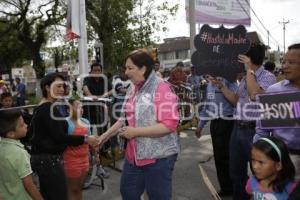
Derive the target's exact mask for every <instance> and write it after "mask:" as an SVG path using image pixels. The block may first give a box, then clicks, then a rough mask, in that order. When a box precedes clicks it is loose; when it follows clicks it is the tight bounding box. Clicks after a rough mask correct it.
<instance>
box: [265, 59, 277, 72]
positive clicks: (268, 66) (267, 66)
mask: <svg viewBox="0 0 300 200" xmlns="http://www.w3.org/2000/svg"><path fill="white" fill-rule="evenodd" d="M275 67H276V65H275V63H274V62H272V61H268V62H266V63H265V64H264V68H265V70H268V71H274V69H275Z"/></svg>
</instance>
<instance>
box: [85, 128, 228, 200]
mask: <svg viewBox="0 0 300 200" xmlns="http://www.w3.org/2000/svg"><path fill="white" fill-rule="evenodd" d="M204 133H205V134H204V135H203V136H202V137H201V138H200V139H199V140H197V138H196V137H195V136H194V133H193V132H192V131H184V132H182V133H181V145H182V151H181V154H180V155H179V157H178V161H177V163H176V165H175V171H174V176H173V178H174V179H173V199H174V200H201V199H203V200H209V199H212V197H211V195H210V193H209V191H208V189H207V187H206V185H205V184H204V182H203V180H202V177H201V174H200V170H199V167H198V163H199V162H201V163H202V162H203V164H202V166H203V168H204V169H205V170H206V172H207V174H208V176H209V178H210V180H211V181H212V183H213V185H214V186H215V187H216V189H217V190H218V184H217V181H216V174H215V171H216V170H215V167H214V161H213V152H212V146H211V138H210V135H208V134H207V133H208V130H207V129H206V130H205V131H204ZM206 161H207V162H206ZM118 164H119V165H122V163H121V162H120V163H118ZM107 169H108V171H109V173H110V178H109V179H105V189H104V190H103V191H102V190H101V189H100V187H98V186H91V187H90V188H89V189H87V190H85V191H84V199H85V200H90V199H93V200H104V199H108V200H121V196H120V192H119V182H120V172H117V171H115V170H112V169H110V168H107ZM95 183H99V180H96V181H95ZM158 187H159V183H158ZM144 199H147V198H144ZM223 199H225V198H223ZM228 199H230V198H227V200H228Z"/></svg>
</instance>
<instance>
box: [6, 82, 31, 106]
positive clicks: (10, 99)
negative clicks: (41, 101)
mask: <svg viewBox="0 0 300 200" xmlns="http://www.w3.org/2000/svg"><path fill="white" fill-rule="evenodd" d="M25 100H26V86H25V84H24V83H22V82H21V79H20V78H19V77H16V78H15V84H13V85H12V87H8V85H7V84H6V82H5V81H4V80H0V108H11V107H14V106H25Z"/></svg>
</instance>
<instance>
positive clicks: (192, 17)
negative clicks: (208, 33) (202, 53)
mask: <svg viewBox="0 0 300 200" xmlns="http://www.w3.org/2000/svg"><path fill="white" fill-rule="evenodd" d="M195 4H196V3H195V0H189V22H190V53H191V55H190V56H192V54H193V53H194V51H195V46H194V38H195V35H196V27H195V26H196V19H195V6H196V5H195Z"/></svg>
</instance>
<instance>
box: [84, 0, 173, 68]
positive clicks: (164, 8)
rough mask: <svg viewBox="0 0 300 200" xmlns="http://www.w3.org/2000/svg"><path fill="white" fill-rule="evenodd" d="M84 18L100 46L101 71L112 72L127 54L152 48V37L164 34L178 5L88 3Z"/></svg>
mask: <svg viewBox="0 0 300 200" xmlns="http://www.w3.org/2000/svg"><path fill="white" fill-rule="evenodd" d="M86 5H87V19H88V22H89V24H90V26H91V27H92V28H93V30H94V32H95V34H96V36H97V38H98V39H100V40H101V41H102V43H103V48H104V50H103V52H104V68H106V69H107V68H110V69H109V71H114V70H115V69H116V67H117V66H121V65H122V62H123V59H124V58H125V56H126V54H127V53H128V52H129V51H131V50H133V49H135V48H140V47H149V46H153V45H154V43H153V39H152V38H151V36H152V34H153V33H154V32H155V31H160V30H162V31H166V27H165V26H164V25H165V22H166V20H167V16H168V15H174V14H175V13H176V12H177V9H178V5H170V4H168V2H167V1H165V2H163V3H162V4H160V5H157V4H156V3H155V0H122V1H120V0H110V1H105V0H99V1H93V0H87V4H86Z"/></svg>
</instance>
